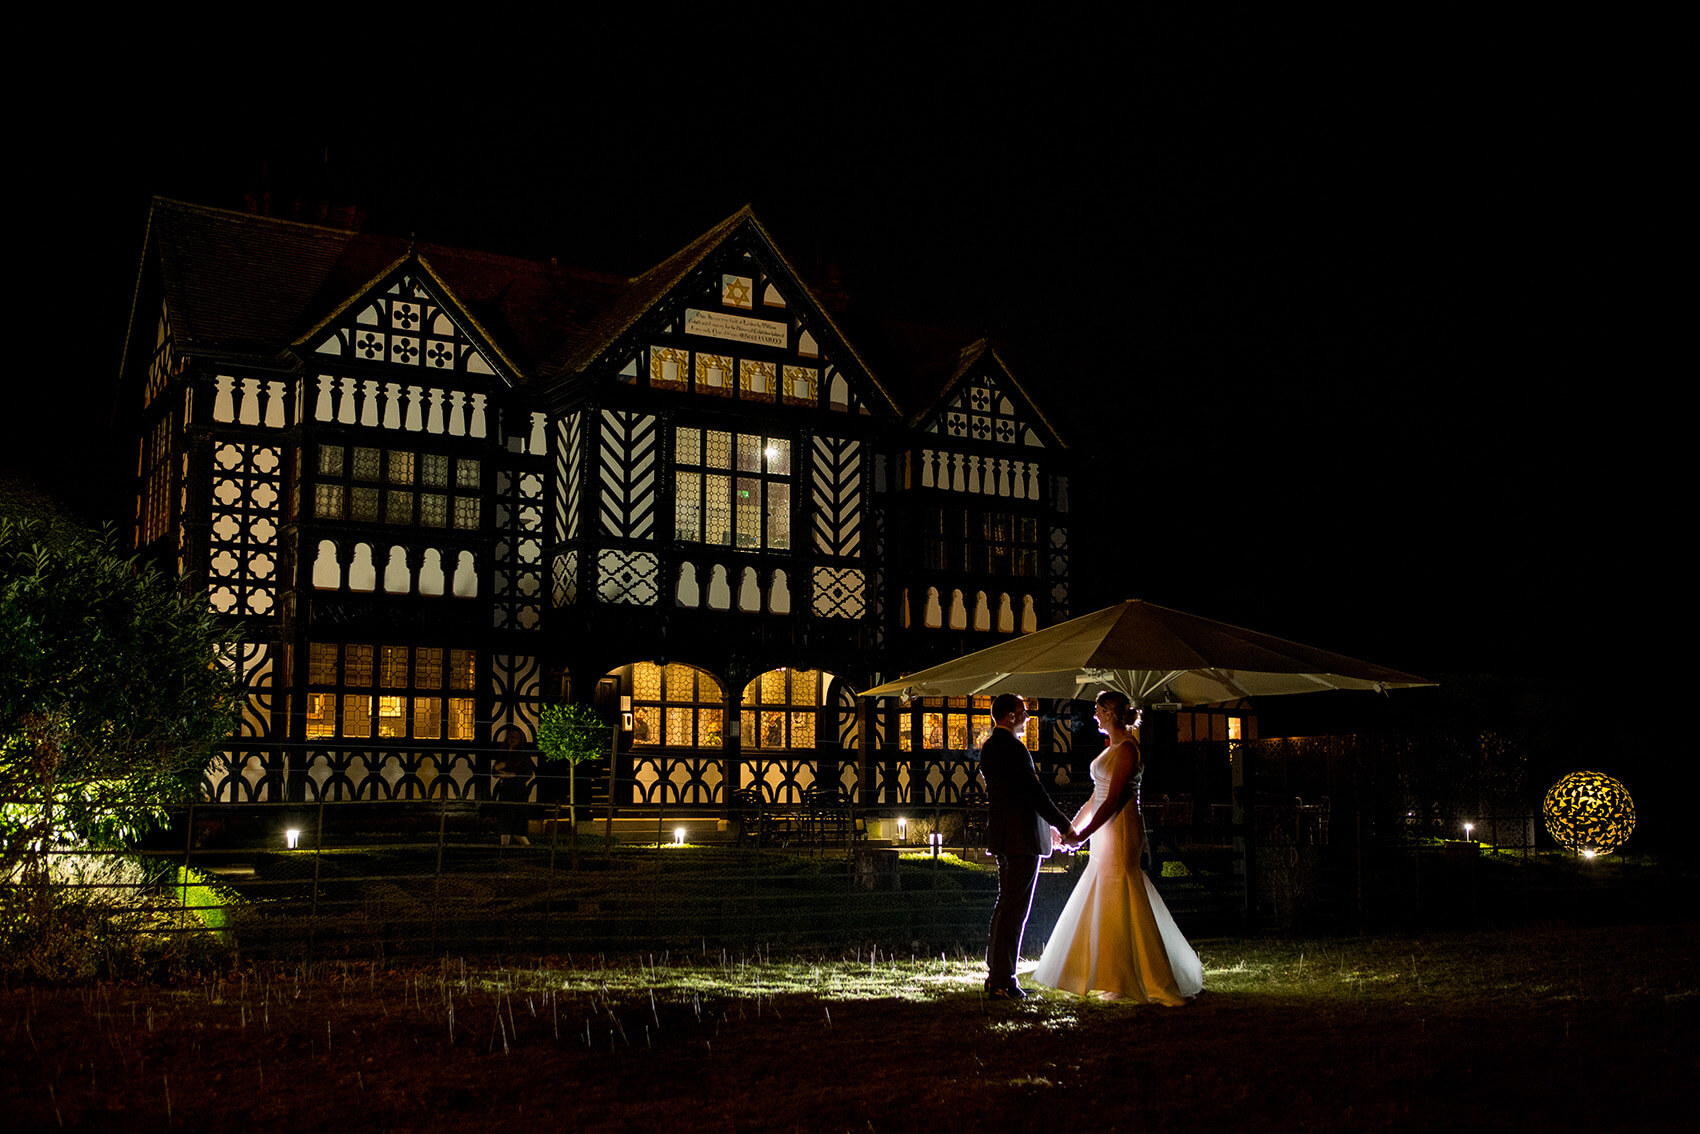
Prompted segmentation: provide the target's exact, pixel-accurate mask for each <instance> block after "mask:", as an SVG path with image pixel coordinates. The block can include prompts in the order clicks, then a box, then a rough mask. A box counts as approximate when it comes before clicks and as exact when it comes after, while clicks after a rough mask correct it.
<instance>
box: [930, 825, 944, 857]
mask: <svg viewBox="0 0 1700 1134" xmlns="http://www.w3.org/2000/svg"><path fill="white" fill-rule="evenodd" d="M927 842H929V843H931V844H932V847H933V857H934V858H937V857H938V856H939V848H940V847H942V846H944V836H943V835H941V834H940V833H939V832H937V831H934V832H933V833H932V834H930V835H928V836H927Z"/></svg>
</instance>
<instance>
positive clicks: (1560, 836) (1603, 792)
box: [1541, 772, 1635, 858]
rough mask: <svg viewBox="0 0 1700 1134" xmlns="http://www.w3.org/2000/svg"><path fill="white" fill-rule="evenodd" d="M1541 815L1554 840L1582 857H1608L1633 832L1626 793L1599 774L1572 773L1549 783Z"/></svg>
mask: <svg viewBox="0 0 1700 1134" xmlns="http://www.w3.org/2000/svg"><path fill="white" fill-rule="evenodd" d="M1541 814H1542V815H1543V816H1544V817H1545V818H1546V823H1547V833H1548V834H1550V835H1551V836H1552V837H1553V839H1554V841H1556V842H1557V843H1558V844H1559V845H1560V846H1563V847H1567V848H1569V849H1570V850H1573V851H1575V852H1576V853H1577V854H1580V855H1582V856H1583V857H1585V858H1593V857H1594V856H1595V855H1601V854H1610V853H1611V852H1612V851H1614V850H1616V849H1617V848H1618V847H1621V846H1622V845H1623V844H1624V843H1625V842H1627V841H1628V840H1629V835H1630V832H1632V831H1634V830H1635V801H1634V800H1632V799H1630V798H1629V790H1628V789H1627V788H1625V787H1624V786H1623V785H1622V784H1620V783H1618V782H1617V781H1616V780H1614V779H1612V778H1611V777H1610V776H1607V775H1603V774H1601V773H1599V772H1572V773H1570V774H1569V775H1568V776H1565V777H1564V778H1563V779H1562V780H1559V781H1558V782H1557V783H1556V784H1553V785H1552V787H1551V788H1550V789H1549V790H1548V791H1547V797H1546V800H1545V801H1544V802H1543V803H1542V804H1541Z"/></svg>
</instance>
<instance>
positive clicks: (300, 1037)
mask: <svg viewBox="0 0 1700 1134" xmlns="http://www.w3.org/2000/svg"><path fill="white" fill-rule="evenodd" d="M1197 945H1198V948H1199V952H1200V954H1201V956H1202V957H1203V958H1204V961H1205V965H1206V988H1207V990H1206V992H1205V993H1204V995H1202V996H1201V997H1199V999H1198V1000H1197V1001H1196V1002H1195V1003H1194V1004H1192V1005H1190V1006H1189V1007H1186V1008H1182V1009H1158V1008H1146V1007H1137V1006H1128V1005H1123V1004H1105V1003H1099V1002H1087V1001H1082V1000H1079V999H1076V998H1073V997H1068V996H1065V995H1061V994H1052V995H1049V996H1035V997H1034V998H1032V999H1030V1000H1028V1001H1026V1002H1025V1003H1021V1004H1003V1003H988V1002H986V1001H984V1000H983V999H981V997H980V994H979V982H980V979H981V977H982V970H981V966H980V964H979V962H978V960H977V958H974V957H971V956H963V955H961V954H960V953H958V954H946V955H943V956H940V955H931V956H915V955H913V954H907V953H905V954H901V955H896V956H893V955H889V954H887V953H883V952H880V953H870V952H867V951H865V950H864V951H855V950H852V951H850V952H845V953H831V954H823V955H797V954H781V953H779V952H774V953H771V954H770V953H768V952H766V951H764V950H753V951H749V952H738V953H733V952H729V951H718V950H714V949H712V948H710V949H707V950H702V949H698V950H695V951H691V952H684V953H682V952H679V951H677V950H674V951H667V952H657V953H654V954H643V955H635V954H633V955H623V956H619V957H614V956H604V955H569V956H559V957H549V958H535V957H528V958H525V959H523V960H520V959H512V960H509V961H507V962H505V963H503V962H500V961H498V960H495V959H492V958H489V957H483V958H466V959H462V958H459V957H449V958H444V959H439V960H437V961H435V962H431V963H428V964H426V965H423V966H417V967H412V968H395V967H380V966H371V965H363V964H354V963H346V964H342V963H320V964H314V965H297V966H293V967H283V966H280V967H270V968H252V969H247V970H244V971H240V972H235V973H230V974H227V975H225V976H222V977H220V978H218V979H213V980H201V981H197V982H192V983H187V984H179V985H176V986H169V987H168V986H156V985H130V984H118V983H103V984H95V985H86V986H82V987H73V988H49V987H42V986H20V987H11V988H7V989H5V990H0V1057H3V1059H4V1063H3V1065H4V1066H5V1067H6V1068H7V1069H8V1070H7V1072H6V1075H5V1078H4V1086H3V1088H0V1094H3V1095H4V1104H5V1106H6V1109H7V1111H8V1113H10V1114H11V1115H12V1116H13V1125H14V1127H15V1128H18V1127H21V1128H25V1129H31V1130H53V1129H58V1128H60V1127H61V1126H63V1127H64V1128H67V1129H73V1128H81V1129H97V1130H98V1129H112V1130H117V1129H122V1130H124V1131H126V1132H134V1131H147V1130H166V1129H182V1130H206V1129H217V1128H221V1127H222V1128H233V1129H241V1130H243V1131H244V1132H247V1131H254V1132H260V1131H274V1130H275V1131H292V1132H293V1131H298V1130H300V1129H302V1128H304V1127H319V1126H331V1127H333V1128H335V1129H338V1130H342V1131H379V1130H414V1129H435V1130H451V1131H458V1130H480V1131H483V1130H487V1129H490V1128H492V1127H498V1126H499V1127H504V1128H507V1129H515V1130H517V1129H529V1128H537V1129H548V1130H557V1129H567V1130H726V1131H734V1130H748V1131H757V1130H854V1131H864V1132H865V1131H870V1130H871V1131H908V1130H913V1131H926V1132H929V1134H931V1132H948V1131H985V1130H987V1129H998V1128H1013V1127H1016V1126H1018V1125H1020V1126H1030V1127H1036V1128H1046V1127H1068V1128H1071V1129H1079V1128H1084V1129H1088V1130H1093V1131H1097V1130H1117V1129H1128V1130H1134V1129H1139V1130H1146V1129H1153V1128H1155V1129H1185V1128H1204V1127H1218V1126H1221V1125H1223V1124H1231V1125H1235V1126H1246V1125H1250V1126H1253V1127H1255V1128H1259V1129H1264V1128H1271V1129H1300V1128H1304V1129H1313V1128H1329V1129H1334V1128H1384V1127H1392V1128H1405V1129H1414V1128H1430V1127H1453V1128H1459V1127H1465V1126H1470V1127H1476V1128H1481V1129H1505V1128H1517V1129H1521V1128H1535V1127H1541V1126H1563V1127H1565V1128H1573V1129H1626V1128H1631V1127H1633V1128H1636V1129H1688V1128H1689V1127H1690V1126H1691V1125H1692V1117H1691V1112H1692V1109H1693V1107H1692V1103H1691V1102H1690V1096H1691V1094H1692V1087H1691V1086H1690V1083H1691V1082H1692V1081H1693V1079H1694V1078H1695V1073H1696V1071H1697V1070H1700V1068H1697V1066H1696V1064H1697V1062H1700V1057H1697V1055H1696V1052H1697V1051H1700V1042H1697V1041H1700V1028H1697V1023H1700V984H1697V981H1700V977H1697V976H1696V974H1695V972H1694V969H1693V959H1694V958H1695V957H1696V955H1700V948H1697V946H1700V925H1695V924H1675V925H1657V926H1630V927H1615V928H1602V927H1575V926H1566V925H1546V926H1539V927H1535V928H1525V929H1513V930H1502V931H1497V932H1434V933H1423V934H1420V935H1409V936H1407V935H1390V936H1372V937H1351V938H1341V939H1314V940H1294V939H1276V938H1246V939H1215V940H1202V941H1199V942H1197Z"/></svg>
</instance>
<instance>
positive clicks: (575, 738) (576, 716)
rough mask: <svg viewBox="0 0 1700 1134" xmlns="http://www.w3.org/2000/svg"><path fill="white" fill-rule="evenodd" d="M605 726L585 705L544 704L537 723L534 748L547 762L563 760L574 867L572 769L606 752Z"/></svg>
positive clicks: (575, 807)
mask: <svg viewBox="0 0 1700 1134" xmlns="http://www.w3.org/2000/svg"><path fill="white" fill-rule="evenodd" d="M608 737H609V728H608V726H607V725H606V724H604V723H602V718H601V717H599V716H597V715H596V710H595V709H593V708H591V707H590V706H589V705H576V704H574V705H547V706H545V707H544V709H543V715H542V718H541V720H539V722H538V726H537V750H538V751H539V752H541V753H542V754H543V759H544V760H545V761H546V762H548V763H554V762H555V761H557V760H564V761H566V763H567V825H568V827H569V828H570V829H571V830H572V833H573V836H572V856H573V869H575V870H576V869H578V785H577V777H576V776H575V775H574V771H575V769H577V768H578V766H579V765H580V764H582V763H584V762H585V761H586V760H594V759H596V758H597V757H598V756H601V755H602V754H603V753H605V752H607V751H608Z"/></svg>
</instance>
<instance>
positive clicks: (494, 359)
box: [302, 262, 515, 386]
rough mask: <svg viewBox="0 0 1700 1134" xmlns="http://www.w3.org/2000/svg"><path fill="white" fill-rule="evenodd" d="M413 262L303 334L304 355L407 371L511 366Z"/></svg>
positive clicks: (500, 372) (483, 370)
mask: <svg viewBox="0 0 1700 1134" xmlns="http://www.w3.org/2000/svg"><path fill="white" fill-rule="evenodd" d="M428 273H429V269H428V268H426V267H425V266H424V265H423V263H421V262H414V263H412V264H409V265H407V266H406V267H404V268H402V269H400V270H398V271H395V272H393V273H390V274H389V277H388V279H387V280H385V281H380V282H378V283H376V284H374V285H373V286H372V287H371V288H368V289H366V290H365V291H364V292H363V293H362V294H360V295H358V296H356V297H355V298H354V299H352V300H350V301H349V302H348V303H346V304H344V305H343V307H342V308H341V309H340V310H338V311H337V312H335V313H334V314H332V315H331V317H330V318H329V319H327V320H325V322H324V323H322V324H320V325H319V326H318V327H316V328H314V329H313V330H312V331H310V332H308V334H307V335H306V336H304V337H303V340H302V346H304V347H305V349H306V352H307V353H311V354H313V355H317V356H319V357H321V358H335V359H344V360H349V361H358V362H364V363H379V364H384V363H387V364H389V365H392V366H399V367H403V368H406V369H409V370H419V371H437V372H439V373H443V374H456V375H466V376H477V377H482V378H491V377H499V378H501V379H503V380H504V381H505V382H507V383H508V384H509V385H510V386H511V385H513V383H514V377H515V376H514V371H513V368H512V367H511V366H510V365H508V364H506V362H505V360H503V359H502V358H501V356H500V353H499V352H498V351H497V350H496V348H495V347H494V346H493V345H491V344H490V342H489V340H488V337H487V336H484V335H482V334H479V333H474V331H473V330H469V328H475V326H476V325H475V324H474V323H473V321H472V319H471V317H470V316H468V315H467V314H466V313H465V311H464V309H462V308H461V306H460V304H458V303H456V302H454V301H453V300H452V298H449V297H448V289H447V288H444V287H442V286H441V284H440V283H438V282H437V281H436V280H434V279H432V278H430V276H429V274H428Z"/></svg>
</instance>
